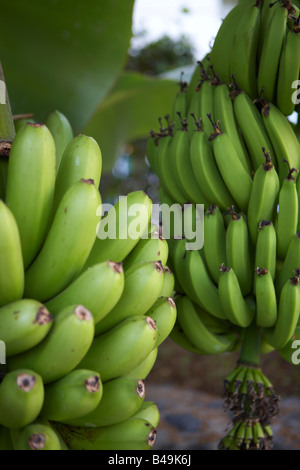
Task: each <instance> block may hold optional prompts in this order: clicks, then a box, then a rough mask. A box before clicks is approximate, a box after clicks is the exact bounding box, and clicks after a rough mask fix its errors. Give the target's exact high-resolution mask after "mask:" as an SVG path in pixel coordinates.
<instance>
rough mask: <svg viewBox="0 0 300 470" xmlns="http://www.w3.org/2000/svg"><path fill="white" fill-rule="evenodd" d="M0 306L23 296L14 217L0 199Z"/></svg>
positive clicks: (19, 242) (22, 269)
mask: <svg viewBox="0 0 300 470" xmlns="http://www.w3.org/2000/svg"><path fill="white" fill-rule="evenodd" d="M0 227H1V231H0V307H2V306H3V305H6V304H8V303H10V302H14V301H16V300H19V299H21V298H22V297H23V293H24V282H25V281H24V264H23V255H22V247H21V240H20V234H19V229H18V225H17V222H16V219H15V217H14V215H13V213H12V212H11V210H10V209H9V208H8V206H7V205H6V204H5V203H4V202H3V201H1V200H0Z"/></svg>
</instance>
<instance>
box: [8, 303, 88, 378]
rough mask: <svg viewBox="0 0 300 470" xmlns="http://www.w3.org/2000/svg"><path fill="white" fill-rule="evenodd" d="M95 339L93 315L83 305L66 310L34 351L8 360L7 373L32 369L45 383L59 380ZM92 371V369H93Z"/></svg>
mask: <svg viewBox="0 0 300 470" xmlns="http://www.w3.org/2000/svg"><path fill="white" fill-rule="evenodd" d="M93 338H94V321H93V316H92V314H91V313H90V312H89V311H88V310H87V309H86V308H84V307H83V306H81V305H77V306H69V307H67V308H65V309H63V310H62V311H61V312H60V313H59V314H58V315H56V317H55V318H54V321H53V326H52V328H51V330H50V332H49V333H48V335H47V336H46V337H45V338H44V340H43V341H41V342H40V343H39V344H38V345H37V346H35V347H34V348H32V349H30V350H28V351H26V352H24V353H22V354H17V355H15V356H11V357H9V358H8V359H7V366H8V370H16V369H20V368H24V367H26V368H29V369H32V370H34V371H36V372H37V373H38V374H40V376H41V377H42V379H43V382H44V384H48V383H50V382H54V381H55V380H59V379H60V378H62V377H63V376H64V375H66V374H68V373H69V372H71V370H73V369H74V368H75V367H76V366H77V365H78V364H79V362H80V361H81V360H82V358H83V357H84V356H85V355H86V353H87V352H88V350H89V348H90V346H91V344H92V342H93ZM92 370H93V369H92Z"/></svg>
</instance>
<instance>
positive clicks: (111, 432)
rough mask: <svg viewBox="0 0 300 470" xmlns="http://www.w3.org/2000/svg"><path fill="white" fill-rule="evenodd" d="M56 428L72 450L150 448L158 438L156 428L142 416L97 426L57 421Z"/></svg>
mask: <svg viewBox="0 0 300 470" xmlns="http://www.w3.org/2000/svg"><path fill="white" fill-rule="evenodd" d="M56 428H57V430H58V432H59V433H60V434H61V436H62V438H63V439H64V441H65V442H66V444H67V446H68V447H69V449H70V450H150V449H152V447H153V445H154V442H155V439H156V429H154V428H153V426H152V425H151V423H149V422H148V421H146V420H145V419H141V418H129V419H127V420H125V421H122V422H121V423H117V424H112V425H111V426H103V427H96V428H85V427H81V426H78V427H77V426H67V425H64V424H60V423H57V424H56Z"/></svg>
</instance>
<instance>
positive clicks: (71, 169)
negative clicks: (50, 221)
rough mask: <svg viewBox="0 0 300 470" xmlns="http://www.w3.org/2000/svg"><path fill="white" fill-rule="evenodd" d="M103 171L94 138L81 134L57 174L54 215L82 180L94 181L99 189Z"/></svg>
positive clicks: (65, 154)
mask: <svg viewBox="0 0 300 470" xmlns="http://www.w3.org/2000/svg"><path fill="white" fill-rule="evenodd" d="M101 171H102V154H101V150H100V148H99V145H98V144H97V142H96V140H95V139H93V137H89V136H86V135H83V134H79V135H77V136H76V137H74V138H73V139H72V140H71V141H70V142H69V144H68V145H67V147H66V149H65V151H64V153H63V156H62V159H61V163H60V166H59V169H58V172H57V176H56V182H55V193H54V203H53V215H55V213H56V211H57V208H58V206H59V204H60V202H61V200H62V197H63V195H64V194H65V193H66V192H67V190H68V189H69V188H70V187H71V186H73V184H75V183H77V182H78V181H80V180H81V179H86V180H88V179H92V180H93V181H94V184H95V186H96V188H99V185H100V178H101Z"/></svg>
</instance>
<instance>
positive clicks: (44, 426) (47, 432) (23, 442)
mask: <svg viewBox="0 0 300 470" xmlns="http://www.w3.org/2000/svg"><path fill="white" fill-rule="evenodd" d="M10 434H11V440H12V443H13V446H14V449H15V450H62V440H61V438H60V436H59V435H58V434H57V432H56V431H55V429H53V427H52V425H51V424H50V422H49V421H47V420H45V419H42V418H37V419H36V420H35V421H33V422H32V423H30V424H29V425H28V426H25V427H23V428H19V429H12V430H11V433H10Z"/></svg>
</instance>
